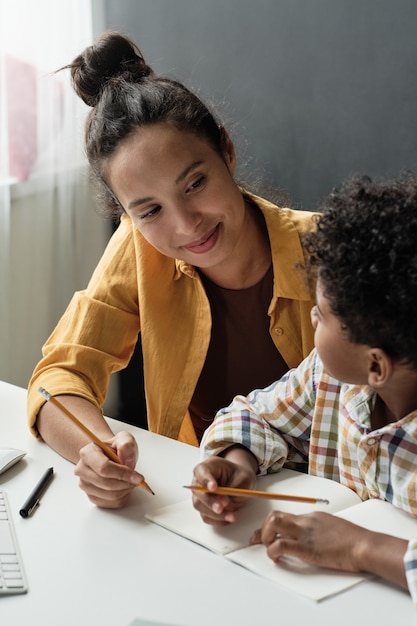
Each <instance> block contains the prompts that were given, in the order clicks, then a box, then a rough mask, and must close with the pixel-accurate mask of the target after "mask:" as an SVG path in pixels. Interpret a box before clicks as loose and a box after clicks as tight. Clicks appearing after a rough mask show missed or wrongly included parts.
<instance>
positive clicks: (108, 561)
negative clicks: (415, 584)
mask: <svg viewBox="0 0 417 626" xmlns="http://www.w3.org/2000/svg"><path fill="white" fill-rule="evenodd" d="M109 422H110V423H111V426H112V428H114V429H115V430H122V429H126V430H129V431H131V432H133V433H134V434H135V436H136V438H137V441H138V443H139V447H140V459H139V465H138V469H140V471H143V473H144V474H145V476H146V479H147V481H148V482H149V484H150V485H151V486H152V488H153V489H154V490H155V492H156V494H157V495H156V496H151V495H149V494H147V493H146V492H144V491H143V490H141V489H136V490H135V492H134V493H133V494H132V498H131V502H130V504H129V505H128V506H127V507H126V508H124V509H123V510H120V511H106V510H102V509H98V508H96V507H95V506H93V505H92V504H91V503H90V502H89V500H88V499H87V497H86V496H85V495H84V493H83V492H82V491H81V490H80V489H79V487H78V481H77V478H76V477H75V476H74V474H73V466H72V465H71V464H70V463H69V462H68V461H66V460H65V459H63V458H61V457H60V456H59V455H58V454H56V453H55V452H54V451H52V450H51V449H50V448H48V447H47V446H46V444H44V443H42V442H39V441H37V440H36V439H35V438H34V437H32V435H31V434H30V433H29V431H28V429H27V426H26V391H25V390H24V389H21V388H18V387H14V386H12V385H9V384H7V383H2V382H0V447H14V448H21V449H23V450H26V451H27V455H26V457H25V458H24V459H23V460H22V461H20V462H19V463H18V464H17V465H15V466H14V467H13V468H12V469H10V470H8V472H6V473H5V474H3V475H0V487H1V488H2V489H4V490H5V491H6V492H7V494H8V498H9V502H10V504H11V508H12V512H13V521H14V525H15V529H16V533H17V536H18V540H19V545H20V549H21V552H22V556H23V562H24V565H25V570H26V574H27V578H28V584H29V591H28V593H27V594H25V595H17V596H7V597H1V598H0V623H1V625H2V626H3V625H4V626H24V625H25V624H30V623H35V624H42V626H87V625H94V626H97V625H99V624H100V626H129V625H130V624H131V622H132V621H133V620H134V619H135V618H142V619H145V618H146V619H149V620H154V621H160V622H166V623H169V624H175V625H178V626H213V624H216V625H217V626H226V625H228V626H234V625H236V626H237V625H239V626H256V625H257V624H261V623H264V624H278V623H280V624H285V623H286V624H292V623H295V624H309V625H310V626H314V625H316V624H317V626H327V625H329V626H330V625H332V626H333V625H334V624H337V625H338V626H362V625H369V624H378V626H392V625H393V624H401V626H408V625H411V624H415V617H414V611H413V607H412V604H411V600H410V598H409V596H408V594H407V593H406V592H404V591H402V590H400V589H397V588H395V587H393V586H391V585H389V584H386V583H384V582H382V581H376V580H375V581H366V582H364V583H361V584H360V585H358V586H357V587H355V588H353V589H351V590H349V591H346V592H344V593H342V594H339V595H338V596H336V597H333V598H331V599H328V600H325V601H323V602H321V603H314V602H312V601H310V600H307V599H305V598H303V597H302V596H298V595H296V594H292V593H289V592H288V591H283V590H282V589H280V588H279V587H277V586H276V585H274V584H272V583H270V582H269V581H265V580H263V579H262V578H260V577H258V576H256V575H255V574H252V573H250V572H248V571H246V570H244V569H243V568H240V567H239V566H236V565H234V564H233V563H230V562H228V561H226V560H225V559H222V558H221V557H219V556H217V555H214V554H212V553H211V552H209V551H208V550H205V549H204V548H202V547H200V546H198V545H195V544H193V543H192V542H190V541H187V540H186V539H183V538H181V537H179V536H176V535H174V534H173V533H170V532H168V531H166V530H164V529H162V528H160V527H158V526H156V525H154V524H152V523H150V522H148V521H147V520H146V519H144V513H145V512H146V511H148V510H149V509H150V508H151V507H159V506H162V505H164V504H168V503H170V502H175V501H177V500H180V499H185V498H186V497H189V496H188V495H187V494H186V493H185V492H184V489H182V485H184V484H188V483H189V482H190V480H191V476H192V469H193V467H194V465H195V464H196V462H197V461H198V450H197V449H196V448H193V447H191V446H187V445H185V444H181V443H178V442H176V441H173V440H171V439H168V438H166V437H161V436H159V435H155V434H153V433H149V432H147V431H144V430H141V429H138V428H135V427H132V426H129V425H127V424H123V423H121V422H117V421H115V420H109ZM49 466H53V467H54V469H55V477H54V480H53V481H52V483H51V484H50V486H49V487H48V489H47V491H46V493H45V494H44V496H43V497H42V500H41V505H40V506H39V508H38V509H37V510H36V512H35V513H34V515H33V516H32V517H31V518H28V519H23V518H21V517H20V515H19V514H18V511H19V508H20V506H21V505H22V503H23V501H24V500H25V499H26V497H27V495H28V494H29V492H30V491H31V489H32V488H33V487H34V485H35V484H36V482H37V481H38V480H39V478H40V476H41V474H42V473H43V471H44V470H45V469H46V468H47V467H49ZM283 620H284V621H283Z"/></svg>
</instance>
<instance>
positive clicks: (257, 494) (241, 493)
mask: <svg viewBox="0 0 417 626" xmlns="http://www.w3.org/2000/svg"><path fill="white" fill-rule="evenodd" d="M184 488H185V489H191V490H192V491H198V492H199V493H209V494H213V495H215V496H238V497H240V498H266V499H268V500H288V501H291V502H307V503H310V504H329V501H328V500H326V499H324V498H310V497H308V496H292V495H289V494H287V493H272V492H269V491H256V489H239V488H237V487H236V488H235V487H217V489H215V490H214V491H210V490H209V489H207V487H204V486H203V485H197V484H196V485H184Z"/></svg>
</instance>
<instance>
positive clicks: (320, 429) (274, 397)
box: [201, 350, 417, 608]
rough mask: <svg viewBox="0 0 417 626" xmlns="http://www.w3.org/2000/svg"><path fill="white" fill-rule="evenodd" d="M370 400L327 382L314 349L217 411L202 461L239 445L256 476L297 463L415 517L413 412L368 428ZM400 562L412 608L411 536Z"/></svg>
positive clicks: (415, 549)
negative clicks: (261, 386) (279, 375)
mask: <svg viewBox="0 0 417 626" xmlns="http://www.w3.org/2000/svg"><path fill="white" fill-rule="evenodd" d="M375 398H376V394H375V392H374V391H373V390H372V389H370V388H369V387H363V386H357V385H349V384H346V383H340V382H339V381H337V380H335V379H334V378H331V377H330V376H328V375H327V374H326V372H324V370H323V365H322V362H321V360H320V358H319V356H318V354H317V352H316V351H315V350H313V352H312V353H311V354H310V356H309V357H307V358H306V359H305V360H304V361H303V362H302V363H301V364H300V365H299V367H298V368H296V369H293V370H290V371H289V372H288V373H287V374H285V376H283V377H282V378H281V379H280V380H279V381H277V382H275V383H273V384H272V385H270V386H269V387H267V388H266V389H258V390H255V391H253V392H252V393H250V394H249V395H248V396H247V397H243V396H236V397H235V398H234V400H233V402H232V403H231V404H230V405H229V406H228V407H227V408H225V409H222V410H221V411H219V412H218V413H217V415H216V419H215V420H214V422H213V424H212V425H211V426H210V427H209V428H208V429H207V430H206V432H205V435H204V437H203V440H202V442H201V450H202V456H203V457H208V456H211V455H213V454H219V453H220V452H221V451H222V450H224V449H225V448H227V447H229V446H230V445H232V444H236V443H239V444H242V445H243V446H245V447H246V448H248V449H249V450H250V451H251V452H252V453H253V454H254V456H255V457H256V459H257V461H258V465H259V473H260V474H265V473H269V472H276V471H278V470H279V469H280V468H281V467H282V466H283V465H284V464H285V465H286V466H291V465H293V464H294V463H295V464H297V465H298V466H299V464H300V463H301V464H304V466H305V467H306V468H307V466H308V472H309V473H310V474H314V475H316V476H323V477H325V478H330V479H332V480H336V481H338V482H340V483H342V484H344V485H346V486H347V487H350V488H351V489H353V490H354V491H356V493H358V495H359V496H360V497H361V498H362V500H366V499H367V498H380V499H383V500H387V501H388V502H391V503H392V504H393V505H394V506H396V507H398V508H400V509H403V510H404V511H407V512H408V513H411V514H412V515H414V516H416V517H417V471H416V468H417V465H416V458H417V410H416V411H413V412H412V413H409V414H408V415H407V416H406V417H403V418H402V419H400V420H399V421H398V422H394V423H391V424H387V425H385V426H383V427H382V428H378V429H376V430H372V429H371V419H370V418H371V411H372V407H373V406H374V402H375ZM404 562H405V568H406V573H407V580H408V584H409V588H410V593H411V595H412V597H413V600H414V603H415V605H416V608H417V538H416V539H415V540H413V541H410V542H409V546H408V550H407V553H406V555H405V561H404Z"/></svg>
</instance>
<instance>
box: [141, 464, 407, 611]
mask: <svg viewBox="0 0 417 626" xmlns="http://www.w3.org/2000/svg"><path fill="white" fill-rule="evenodd" d="M257 488H258V489H262V490H265V491H274V492H279V493H288V494H293V495H300V496H310V497H316V498H323V499H327V500H329V504H328V505H326V504H306V503H300V502H287V501H284V500H281V501H276V500H275V501H273V500H260V499H256V498H251V499H248V501H247V502H246V503H245V505H244V507H243V508H242V509H241V510H240V511H239V512H238V514H237V515H238V519H237V521H236V523H234V524H231V525H230V526H226V527H222V528H215V527H213V526H210V525H208V524H205V523H204V522H203V521H202V520H201V518H200V514H199V513H198V512H197V511H196V510H195V509H194V508H193V506H192V502H191V496H189V497H188V498H187V499H185V500H184V501H181V502H178V503H177V504H172V505H169V506H166V507H162V508H160V509H158V510H156V511H154V512H153V513H149V514H147V515H146V517H147V519H148V520H150V521H151V522H154V523H156V524H159V525H160V526H163V527H164V528H166V529H168V530H170V531H172V532H175V533H177V534H178V535H181V536H182V537H185V538H187V539H190V540H191V541H194V542H196V543H198V544H200V545H201V546H204V547H205V548H208V549H209V550H211V551H212V552H215V553H216V554H219V555H221V556H223V557H224V558H226V559H229V560H230V561H233V562H235V563H237V564H239V565H241V566H243V567H245V568H247V569H248V570H251V571H252V572H254V573H256V574H258V575H259V576H263V577H264V578H267V579H269V580H271V581H274V582H276V583H277V584H279V585H281V586H283V587H286V588H287V589H290V590H292V591H294V592H296V593H299V594H302V595H303V596H305V597H308V598H310V599H312V600H316V601H318V600H323V599H324V598H327V597H330V596H333V595H335V594H337V593H339V592H341V591H343V590H345V589H348V588H350V587H352V586H353V585H356V584H358V583H359V582H361V581H363V580H365V579H366V578H368V576H367V575H356V574H349V573H346V574H345V573H343V572H337V571H334V570H328V569H324V568H316V567H313V566H310V565H306V564H304V563H303V562H301V561H299V560H298V559H294V558H288V557H284V558H282V559H281V560H280V562H279V564H275V563H273V561H271V560H270V559H269V558H268V557H267V555H266V550H265V548H264V547H263V546H259V545H256V546H250V545H249V539H250V537H251V535H252V533H253V531H254V530H255V529H256V528H260V526H261V525H262V522H263V521H264V519H265V517H266V515H267V513H268V512H269V511H271V510H274V509H280V510H281V511H286V512H289V513H308V512H310V511H314V510H322V511H327V512H328V513H333V514H336V515H339V516H340V517H343V518H345V519H348V520H350V521H352V522H354V523H356V524H359V525H361V526H364V527H366V528H369V529H370V530H375V531H378V532H384V533H388V534H391V535H395V536H397V537H402V538H404V539H408V538H411V537H413V536H415V535H417V520H416V519H414V518H412V517H411V516H409V515H407V514H406V513H404V512H402V511H400V510H398V509H395V508H394V507H393V506H392V505H391V504H389V503H387V502H383V501H381V500H367V501H366V502H362V501H361V500H360V498H359V496H358V495H357V494H356V493H354V492H353V491H351V490H350V489H348V488H347V487H345V486H343V485H340V484H339V483H337V482H335V481H332V480H328V479H326V478H319V477H317V476H310V475H308V474H300V473H299V472H294V471H292V470H288V469H285V470H281V471H280V472H279V473H278V474H273V475H269V476H265V477H261V478H259V479H258V486H257Z"/></svg>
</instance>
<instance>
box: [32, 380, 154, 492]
mask: <svg viewBox="0 0 417 626" xmlns="http://www.w3.org/2000/svg"><path fill="white" fill-rule="evenodd" d="M38 391H39V393H40V394H42V395H43V397H44V398H46V399H47V400H48V401H49V402H52V404H54V405H55V406H56V407H58V409H60V410H61V411H62V412H63V413H65V415H66V416H67V417H69V418H70V420H72V422H73V423H74V424H75V425H76V426H78V428H80V429H81V430H82V431H83V432H84V433H85V434H86V435H87V437H89V438H90V439H91V440H92V441H94V443H96V444H97V445H98V446H99V447H100V448H101V449H102V450H103V452H104V454H105V455H106V456H108V458H109V459H111V460H112V461H114V462H115V463H119V465H121V464H122V463H121V461H120V459H119V457H118V456H117V454H116V453H115V451H114V450H113V449H112V448H110V446H108V445H107V444H106V443H104V441H101V439H99V438H98V437H97V435H95V434H94V433H93V432H91V430H90V429H89V428H87V426H86V425H85V424H83V423H82V422H80V420H79V419H78V418H77V417H75V415H74V414H73V413H71V411H69V410H68V409H67V407H65V406H64V405H63V404H61V402H59V400H57V399H56V398H54V397H53V396H51V394H50V393H49V392H48V391H46V389H44V388H43V387H39V389H38ZM139 487H142V489H145V490H146V491H148V492H149V493H151V494H152V495H155V493H154V492H153V491H152V489H151V488H150V487H149V485H148V483H147V482H146V481H144V480H143V481H142V482H141V483H140V484H139Z"/></svg>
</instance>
